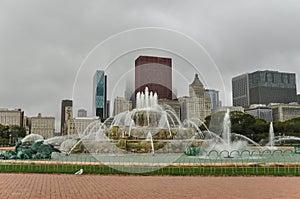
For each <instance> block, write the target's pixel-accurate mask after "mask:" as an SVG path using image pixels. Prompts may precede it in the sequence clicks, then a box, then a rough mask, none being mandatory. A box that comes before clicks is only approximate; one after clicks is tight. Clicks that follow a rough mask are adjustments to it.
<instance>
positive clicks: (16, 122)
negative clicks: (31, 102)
mask: <svg viewBox="0 0 300 199" xmlns="http://www.w3.org/2000/svg"><path fill="white" fill-rule="evenodd" d="M0 124H2V125H5V126H21V127H25V122H24V111H22V110H21V109H14V110H9V109H0Z"/></svg>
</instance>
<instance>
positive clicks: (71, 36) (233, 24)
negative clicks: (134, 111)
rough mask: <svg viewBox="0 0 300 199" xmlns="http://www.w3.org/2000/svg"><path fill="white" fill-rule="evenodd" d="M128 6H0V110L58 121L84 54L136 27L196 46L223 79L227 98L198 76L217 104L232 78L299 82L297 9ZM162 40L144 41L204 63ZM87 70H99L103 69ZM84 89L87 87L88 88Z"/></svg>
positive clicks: (269, 4)
mask: <svg viewBox="0 0 300 199" xmlns="http://www.w3.org/2000/svg"><path fill="white" fill-rule="evenodd" d="M130 2H131V4H128V3H127V2H119V1H100V2H99V1H89V2H86V1H77V2H71V1H69V2H68V3H65V2H60V1H51V2H47V3H45V2H39V1H26V2H21V1H19V2H9V1H3V2H1V6H0V11H1V12H0V16H1V17H0V19H1V20H0V26H1V29H0V30H1V31H0V35H1V37H0V42H1V44H2V45H1V46H0V52H1V53H0V58H1V59H0V66H1V73H0V91H1V96H0V107H3V108H6V107H7V108H10V109H13V108H22V110H24V111H25V114H26V115H28V116H35V115H37V114H38V113H39V112H41V113H43V115H50V116H55V118H57V119H56V121H58V118H60V108H61V107H60V104H61V100H63V99H71V98H72V97H73V96H72V95H73V94H72V91H73V85H74V82H75V78H76V73H77V71H78V70H79V68H80V65H82V63H83V62H84V59H85V58H86V57H87V55H88V54H89V53H90V52H91V50H92V49H93V48H94V47H96V46H97V45H98V44H99V43H101V42H103V41H105V40H106V39H107V38H109V37H110V36H112V35H116V34H118V33H120V32H123V31H127V30H131V29H134V28H143V27H160V28H162V29H169V30H174V31H178V32H180V33H184V34H185V35H187V36H189V37H191V38H193V39H194V40H195V41H197V42H199V43H200V44H201V45H202V46H203V47H204V48H205V49H206V51H207V52H208V53H209V55H210V56H211V57H212V58H213V60H214V61H215V63H216V65H217V66H218V70H219V71H220V73H221V74H222V78H223V80H224V86H225V89H224V91H225V92H226V97H225V96H224V93H223V91H222V89H220V86H219V85H216V84H215V82H212V83H211V82H209V81H210V80H211V79H214V78H215V77H214V76H213V75H205V77H206V78H207V80H206V81H207V84H206V85H212V86H209V87H208V88H214V89H217V90H220V95H221V96H220V97H221V100H222V102H223V104H224V105H231V104H232V99H231V79H232V77H234V76H237V75H239V74H243V73H247V72H253V71H256V70H276V71H280V72H293V73H296V76H298V78H299V74H300V69H299V66H298V65H299V63H300V56H299V49H300V48H299V46H300V41H299V40H298V35H299V33H300V27H299V26H297V25H298V23H299V20H300V14H299V12H298V10H299V8H300V3H298V2H294V1H284V2H282V1H276V0H275V1H264V2H261V1H251V2H248V1H229V2H228V1H227V2H210V1H189V2H185V3H184V4H182V2H181V1H173V2H172V4H170V3H168V2H167V1H159V2H151V3H147V2H146V1H130ZM130 5H134V6H130ZM66 10H67V11H68V12H65V11H66ZM112 11H114V12H112ZM164 34H165V32H164V31H162V32H160V33H159V35H160V36H161V37H162V38H154V40H152V41H151V40H147V42H149V43H150V42H154V44H155V45H153V46H154V47H157V46H158V47H160V46H159V45H158V44H157V43H159V42H164V43H163V44H164V45H166V46H168V47H169V51H168V52H161V51H159V53H162V54H163V55H164V54H165V55H170V49H171V50H173V51H176V52H178V51H179V50H182V51H180V53H179V54H180V55H181V54H184V55H185V56H184V57H188V56H189V55H190V57H189V60H192V61H193V62H196V63H201V61H203V60H200V61H198V60H197V57H198V55H199V54H202V53H203V52H199V49H198V48H197V47H193V48H190V46H192V44H190V43H188V44H189V45H188V46H186V45H181V44H186V43H180V42H181V41H182V40H180V41H177V40H176V38H177V37H179V36H180V35H177V34H172V33H171V36H172V38H170V37H168V36H169V34H165V35H164ZM125 36H126V35H125ZM145 36H148V35H147V32H146V33H143V34H135V35H131V37H133V38H135V39H136V40H138V42H137V44H136V43H134V42H133V41H132V40H127V41H126V40H125V41H124V40H123V41H124V43H121V44H122V45H120V46H118V47H119V48H124V49H126V48H128V46H129V47H132V46H133V47H134V46H135V47H136V46H138V45H141V42H143V41H144V37H145ZM166 38H168V39H170V41H173V42H174V41H176V42H178V43H179V44H177V45H178V46H180V45H181V46H180V47H181V49H178V46H176V45H175V46H174V45H173V44H172V43H171V44H170V43H168V41H167V40H166ZM180 38H182V37H180ZM152 39H153V38H152ZM156 39H157V40H156ZM114 42H115V43H111V44H110V45H108V46H110V47H111V46H115V45H118V44H120V42H119V40H116V41H114ZM118 42H119V43H118ZM155 42H156V43H155ZM182 42H190V41H185V40H184V41H182ZM161 45H162V44H161ZM146 46H149V45H146ZM114 48H115V47H111V48H108V49H106V51H104V52H105V53H103V54H102V55H101V56H107V58H108V59H107V60H111V59H113V58H115V56H116V55H119V52H121V51H118V52H116V50H115V49H114ZM195 49H196V50H195ZM149 51H150V50H149V49H148V50H147V49H143V50H142V51H139V52H138V53H143V52H144V53H147V52H148V53H155V54H156V53H157V52H158V50H157V49H156V50H154V52H153V50H152V52H149ZM156 55H157V54H156ZM134 56H135V54H134V52H131V53H129V54H127V55H126V56H125V57H121V58H120V59H118V60H117V62H115V63H114V65H113V66H111V69H113V68H115V67H116V68H121V67H122V69H123V67H124V66H123V65H122V63H124V65H126V67H131V66H133V65H131V63H132V62H131V61H130V60H131V58H132V57H134ZM173 56H174V55H173ZM201 56H202V55H200V57H201ZM176 58H177V61H178V63H179V65H180V63H183V62H184V61H183V59H182V58H180V57H178V56H177V57H175V58H174V61H176ZM206 58H207V57H206ZM123 61H124V62H123ZM204 62H205V61H204ZM89 63H93V61H91V62H89ZM96 64H97V62H96ZM179 65H177V67H178V68H177V69H176V70H177V71H178V73H179V72H180V73H181V72H182V71H183V72H186V73H185V74H184V75H183V80H184V81H186V79H187V78H188V79H189V80H190V81H192V79H193V76H194V75H191V76H190V75H189V74H194V72H195V71H194V69H193V68H192V67H191V66H190V67H189V68H188V69H189V71H184V70H185V67H184V68H182V66H179ZM93 67H95V68H97V69H99V70H101V67H103V66H99V65H94V66H93ZM174 67H175V63H174ZM195 67H197V70H199V71H201V72H202V73H203V74H204V73H206V71H203V67H205V66H203V65H200V64H199V65H198V64H196V65H195ZM124 68H125V67H124ZM124 70H125V69H124ZM205 70H207V68H205ZM108 73H109V71H108ZM173 75H174V74H173ZM175 75H176V74H175ZM200 76H201V75H200ZM298 78H297V82H296V83H297V93H299V80H298ZM189 83H190V82H189ZM215 85H216V86H215ZM89 86H91V87H92V85H91V84H90V85H89ZM187 86H188V84H187V85H186V87H187ZM180 89H181V88H180ZM183 89H184V88H183ZM183 89H182V90H183ZM178 92H183V91H181V90H179V91H178ZM116 95H117V94H116ZM112 96H113V95H112ZM75 97H76V96H75ZM74 100H75V99H74ZM75 103H76V102H75ZM89 108H90V107H89Z"/></svg>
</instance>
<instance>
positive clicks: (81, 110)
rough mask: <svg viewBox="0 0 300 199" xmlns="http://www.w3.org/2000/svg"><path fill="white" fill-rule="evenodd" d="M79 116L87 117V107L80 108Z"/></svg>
mask: <svg viewBox="0 0 300 199" xmlns="http://www.w3.org/2000/svg"><path fill="white" fill-rule="evenodd" d="M77 117H87V111H86V110H85V109H78V112H77Z"/></svg>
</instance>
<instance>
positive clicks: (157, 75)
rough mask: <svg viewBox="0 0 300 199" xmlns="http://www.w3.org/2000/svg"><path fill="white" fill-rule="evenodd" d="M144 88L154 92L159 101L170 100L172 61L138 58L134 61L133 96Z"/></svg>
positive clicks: (167, 59) (161, 58)
mask: <svg viewBox="0 0 300 199" xmlns="http://www.w3.org/2000/svg"><path fill="white" fill-rule="evenodd" d="M145 87H148V89H149V90H150V91H153V92H156V93H157V95H158V97H159V99H169V100H172V59H171V58H163V57H151V56H139V57H138V58H137V59H136V60H135V92H134V93H135V96H136V94H137V93H138V92H143V91H144V90H145Z"/></svg>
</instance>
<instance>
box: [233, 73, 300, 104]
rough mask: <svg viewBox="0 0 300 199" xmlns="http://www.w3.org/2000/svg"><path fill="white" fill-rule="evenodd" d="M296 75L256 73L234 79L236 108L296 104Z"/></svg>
mask: <svg viewBox="0 0 300 199" xmlns="http://www.w3.org/2000/svg"><path fill="white" fill-rule="evenodd" d="M296 96H297V95H296V75H295V73H282V72H278V71H269V70H265V71H256V72H253V73H247V74H243V75H240V76H237V77H234V78H233V79H232V99H233V105H234V106H243V107H248V106H250V105H251V104H266V105H267V104H269V103H290V102H296V101H297V97H296Z"/></svg>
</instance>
